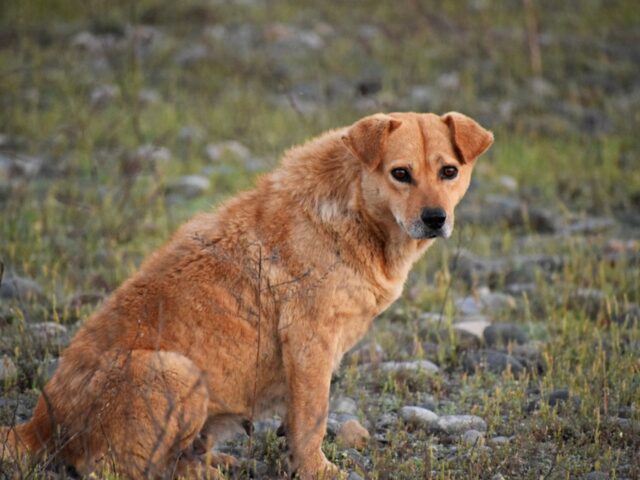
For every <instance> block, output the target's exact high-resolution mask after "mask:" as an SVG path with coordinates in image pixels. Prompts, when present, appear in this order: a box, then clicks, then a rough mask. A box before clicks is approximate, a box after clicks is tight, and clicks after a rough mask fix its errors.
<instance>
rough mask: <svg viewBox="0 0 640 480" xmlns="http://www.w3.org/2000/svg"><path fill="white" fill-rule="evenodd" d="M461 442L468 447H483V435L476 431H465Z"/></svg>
mask: <svg viewBox="0 0 640 480" xmlns="http://www.w3.org/2000/svg"><path fill="white" fill-rule="evenodd" d="M461 439H462V441H463V442H464V443H465V444H467V445H468V446H470V447H475V446H478V447H480V446H482V445H484V433H482V432H480V431H478V430H474V429H471V430H467V431H466V432H464V433H463V434H462V437H461Z"/></svg>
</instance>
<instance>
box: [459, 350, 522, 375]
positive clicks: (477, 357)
mask: <svg viewBox="0 0 640 480" xmlns="http://www.w3.org/2000/svg"><path fill="white" fill-rule="evenodd" d="M462 364H463V366H464V369H465V371H466V372H467V373H475V372H476V371H478V370H488V371H490V372H494V373H502V372H504V371H505V370H507V369H508V368H510V369H511V373H513V374H514V375H516V376H517V375H520V374H521V373H523V372H524V371H525V368H524V365H523V364H522V363H521V362H520V361H519V360H518V359H517V358H515V357H514V356H512V355H509V354H506V353H502V352H497V351H495V350H477V351H468V352H466V353H465V356H464V359H463V361H462Z"/></svg>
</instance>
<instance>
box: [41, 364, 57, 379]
mask: <svg viewBox="0 0 640 480" xmlns="http://www.w3.org/2000/svg"><path fill="white" fill-rule="evenodd" d="M59 364H60V359H59V358H49V359H47V360H45V361H44V362H43V363H42V365H41V367H40V368H41V373H42V379H43V380H44V381H45V382H48V381H49V380H51V377H53V375H54V374H55V373H56V370H57V369H58V365H59Z"/></svg>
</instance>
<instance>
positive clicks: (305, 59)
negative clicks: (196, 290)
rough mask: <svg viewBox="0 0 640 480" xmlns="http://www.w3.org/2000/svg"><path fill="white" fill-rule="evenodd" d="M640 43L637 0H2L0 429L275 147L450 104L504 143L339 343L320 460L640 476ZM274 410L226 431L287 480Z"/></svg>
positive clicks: (379, 473) (420, 469)
mask: <svg viewBox="0 0 640 480" xmlns="http://www.w3.org/2000/svg"><path fill="white" fill-rule="evenodd" d="M639 42H640V9H638V8H637V5H635V2H633V1H621V0H619V1H611V2H599V1H585V2H579V3H575V2H554V1H550V0H545V1H538V0H529V1H522V2H520V1H516V0H511V1H504V2H489V1H484V0H470V1H450V2H436V1H411V2H393V3H391V2H373V1H361V2H311V1H310V0H303V1H297V2H282V1H279V2H266V1H260V0H242V1H235V2H225V1H214V0H210V1H205V0H188V1H185V2H168V1H159V0H143V1H140V2H134V1H126V0H122V1H118V2H98V1H88V2H71V1H66V0H50V1H44V0H31V1H29V2H21V1H18V0H15V1H13V0H10V1H8V2H2V3H1V4H0V103H1V108H0V220H1V222H0V260H1V261H2V266H3V274H2V275H0V276H1V277H2V282H1V284H0V355H1V361H0V380H1V385H0V423H2V424H7V423H8V422H10V421H14V420H18V421H20V420H24V419H26V418H28V417H29V416H30V412H31V409H32V408H33V404H34V401H35V398H36V397H37V394H38V391H39V389H40V388H41V387H42V385H43V384H44V382H45V381H46V379H47V378H48V377H50V375H51V374H52V372H53V371H54V370H55V368H56V362H57V360H56V359H57V357H58V356H59V354H60V352H61V350H62V349H63V348H64V346H65V345H66V344H67V343H68V341H69V338H70V337H71V336H72V335H73V333H74V332H75V330H76V329H77V328H78V326H79V325H80V324H81V323H82V322H83V321H84V320H85V319H86V318H87V317H88V315H89V314H90V312H91V311H93V310H94V309H95V307H96V305H98V304H99V303H100V302H101V301H102V300H103V298H104V297H105V296H107V295H108V294H109V292H111V291H113V289H115V288H116V287H117V286H118V285H119V283H120V282H122V281H123V280H124V279H125V278H126V277H127V276H128V275H130V274H131V272H133V271H134V270H135V269H136V267H137V266H138V265H139V264H140V261H141V260H142V258H143V257H144V256H145V255H146V254H147V253H148V252H150V251H151V250H153V249H154V248H155V247H156V246H158V245H160V244H161V243H162V242H163V241H164V240H165V239H166V238H167V237H168V236H169V235H170V233H171V232H172V231H173V230H174V229H175V228H176V227H177V226H178V225H179V224H180V223H181V222H182V221H184V220H185V219H186V218H188V217H189V216H190V215H191V214H192V213H193V212H195V211H199V210H203V209H208V208H211V207H212V206H214V205H216V204H217V203H219V202H220V201H221V200H222V199H224V198H226V197H228V196H230V195H232V194H233V193H235V192H237V191H238V190H240V189H243V188H247V187H249V186H250V185H251V184H252V182H253V178H254V176H255V175H256V174H258V173H259V172H261V171H264V170H268V169H269V168H270V167H271V166H272V165H273V164H275V162H277V160H278V156H279V155H280V153H281V152H282V150H283V149H284V148H286V147H288V146H290V145H292V144H294V143H296V142H300V141H302V140H304V139H305V138H308V137H310V136H312V135H314V134H317V133H319V132H321V131H323V130H325V129H327V128H331V127H336V126H340V125H346V124H349V123H351V122H352V121H354V120H355V119H357V118H359V117H361V116H363V115H365V114H368V113H372V112H375V111H391V110H418V111H435V112H440V113H443V112H446V111H449V110H459V111H462V112H465V113H467V114H469V115H472V116H474V117H475V118H477V119H479V121H480V122H481V123H483V124H485V125H487V126H488V127H490V128H492V129H493V130H494V132H495V134H496V144H495V146H494V147H493V148H492V150H491V152H490V153H489V154H488V155H487V156H486V158H483V159H481V160H480V164H479V165H478V168H477V175H476V177H475V179H474V182H473V184H472V187H471V190H470V192H469V194H468V196H467V198H466V199H465V200H464V202H463V204H462V205H461V207H460V210H459V214H458V222H457V228H456V232H455V233H454V236H453V238H452V239H450V240H448V241H439V242H438V245H437V246H435V247H434V248H433V249H432V250H431V251H430V252H428V254H427V256H426V258H425V259H424V261H422V262H421V263H420V264H419V265H418V266H417V267H416V268H415V270H414V272H413V273H412V275H411V278H410V280H409V282H408V284H407V286H406V288H405V295H404V296H403V298H402V299H401V300H400V301H398V302H397V303H396V304H395V305H394V306H392V308H390V309H389V311H388V312H386V313H385V314H384V315H382V317H381V318H379V319H378V320H377V321H376V323H375V325H374V327H373V329H372V330H371V332H370V333H369V334H368V335H367V337H366V338H365V340H364V341H363V342H362V344H361V345H360V346H359V347H358V348H357V350H356V351H355V352H353V353H352V354H350V355H349V356H348V357H347V358H346V359H345V361H344V363H343V367H342V369H341V370H340V372H339V374H338V375H337V376H336V378H335V380H334V384H333V388H332V392H333V394H332V404H331V415H330V421H329V427H328V436H327V440H326V443H325V452H326V453H327V455H328V456H329V457H330V458H331V459H332V460H333V461H335V462H336V463H338V464H339V465H341V466H342V467H343V468H344V469H345V471H349V472H351V473H350V478H351V479H352V480H353V479H357V478H371V479H414V478H442V479H445V478H460V479H467V478H493V479H500V478H530V479H534V478H535V479H539V478H544V479H555V478H563V479H565V478H588V479H591V480H594V479H605V478H612V479H613V478H616V479H633V478H639V477H640V453H639V452H640V360H639V358H640V329H639V328H638V323H639V320H640V307H639V306H638V304H639V303H640V273H639V272H640V244H639V242H638V240H637V239H638V237H639V233H640V214H639V213H638V212H639V211H640V168H639V167H640V159H639V156H640V153H639V152H640V137H639V136H638V131H640V116H639V113H638V112H640V108H639V107H640V50H639V49H638V44H639ZM278 425H279V422H278V419H273V420H272V421H266V422H262V423H260V424H258V425H256V426H255V431H254V433H253V435H252V437H251V438H247V437H239V438H237V439H234V440H233V441H231V442H229V443H228V444H226V445H224V447H223V448H224V449H225V450H226V451H230V452H233V453H235V454H236V455H238V456H239V457H241V458H244V459H249V458H251V459H257V461H249V460H246V461H245V462H244V463H243V465H242V466H241V467H239V468H237V469H233V470H231V471H229V472H226V474H227V475H228V476H229V478H247V477H248V476H250V475H251V476H253V477H254V478H284V477H285V476H286V475H285V473H284V472H285V471H286V467H285V453H284V451H285V446H284V439H282V438H280V437H278V436H277V433H276V430H277V427H278ZM0 469H1V470H2V472H3V474H4V475H5V476H9V475H12V473H11V468H10V466H8V465H4V466H1V467H0ZM22 474H23V476H26V477H29V478H31V477H37V478H45V477H46V478H62V477H66V476H69V475H71V473H69V472H68V471H65V470H64V469H63V468H61V467H60V466H57V465H55V464H51V463H45V462H43V463H40V464H37V465H34V466H32V467H31V468H30V469H28V470H26V471H23V472H22Z"/></svg>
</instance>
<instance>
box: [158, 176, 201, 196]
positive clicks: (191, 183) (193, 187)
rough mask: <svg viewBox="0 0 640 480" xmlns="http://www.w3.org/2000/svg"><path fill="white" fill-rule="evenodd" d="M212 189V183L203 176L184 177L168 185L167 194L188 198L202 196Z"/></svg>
mask: <svg viewBox="0 0 640 480" xmlns="http://www.w3.org/2000/svg"><path fill="white" fill-rule="evenodd" d="M209 188H211V182H210V181H209V179H208V178H207V177H203V176H202V175H184V176H182V177H180V178H178V179H177V180H175V181H174V182H172V183H170V184H169V185H167V193H169V194H174V195H179V196H183V197H187V198H193V197H197V196H199V195H202V194H203V193H205V192H206V191H207V190H209Z"/></svg>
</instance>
